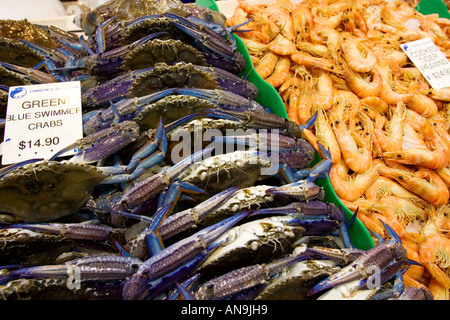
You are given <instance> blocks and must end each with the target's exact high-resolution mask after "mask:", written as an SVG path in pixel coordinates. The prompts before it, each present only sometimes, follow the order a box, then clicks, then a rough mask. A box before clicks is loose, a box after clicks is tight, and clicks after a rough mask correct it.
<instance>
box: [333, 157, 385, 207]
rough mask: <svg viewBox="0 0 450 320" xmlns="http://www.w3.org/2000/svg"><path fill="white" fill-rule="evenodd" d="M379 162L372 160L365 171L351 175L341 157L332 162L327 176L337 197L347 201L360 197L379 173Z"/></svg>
mask: <svg viewBox="0 0 450 320" xmlns="http://www.w3.org/2000/svg"><path fill="white" fill-rule="evenodd" d="M380 163H381V161H380V160H374V161H373V163H372V166H371V167H370V168H368V169H367V170H366V171H364V172H362V173H359V174H358V173H354V174H351V175H350V174H349V168H348V166H347V165H346V164H345V162H344V161H343V159H341V161H340V162H338V163H335V164H333V165H332V166H331V171H330V174H329V178H330V182H331V185H332V186H333V189H334V191H336V194H337V195H338V196H339V198H341V199H344V200H347V201H355V200H356V199H358V198H360V197H361V196H362V195H363V194H364V192H365V191H366V190H367V188H369V187H370V186H371V185H372V184H373V182H374V181H375V180H376V179H377V178H378V176H379V175H380V174H381V170H380Z"/></svg>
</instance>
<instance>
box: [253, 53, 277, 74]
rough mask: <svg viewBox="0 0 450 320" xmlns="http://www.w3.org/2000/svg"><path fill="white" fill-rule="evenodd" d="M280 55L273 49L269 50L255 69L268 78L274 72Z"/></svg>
mask: <svg viewBox="0 0 450 320" xmlns="http://www.w3.org/2000/svg"><path fill="white" fill-rule="evenodd" d="M278 58H279V56H278V55H277V54H276V53H273V52H272V51H269V52H267V53H266V54H265V55H264V56H263V57H262V58H261V60H260V61H259V63H258V64H257V65H256V67H255V70H256V72H257V73H258V74H259V75H260V76H261V78H263V79H266V78H267V77H268V76H270V75H271V74H272V72H273V71H274V70H275V66H276V65H277V62H278Z"/></svg>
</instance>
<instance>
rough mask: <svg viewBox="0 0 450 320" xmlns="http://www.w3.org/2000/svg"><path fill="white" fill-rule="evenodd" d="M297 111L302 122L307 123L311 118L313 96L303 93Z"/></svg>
mask: <svg viewBox="0 0 450 320" xmlns="http://www.w3.org/2000/svg"><path fill="white" fill-rule="evenodd" d="M297 113H298V118H299V120H300V124H305V123H307V122H308V120H309V119H311V116H312V112H311V97H310V96H309V95H305V94H303V95H302V96H301V97H300V99H299V101H298V104H297Z"/></svg>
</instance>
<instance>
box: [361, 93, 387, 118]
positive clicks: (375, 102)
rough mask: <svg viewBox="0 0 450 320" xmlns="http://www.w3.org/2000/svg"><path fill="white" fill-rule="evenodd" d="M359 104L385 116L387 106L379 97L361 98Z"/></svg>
mask: <svg viewBox="0 0 450 320" xmlns="http://www.w3.org/2000/svg"><path fill="white" fill-rule="evenodd" d="M360 102H361V105H362V106H369V107H371V108H373V109H374V110H375V111H377V112H379V113H381V114H385V113H386V112H387V111H388V108H389V105H388V104H387V103H386V102H385V101H384V100H383V99H381V98H379V97H367V98H363V99H361V100H360Z"/></svg>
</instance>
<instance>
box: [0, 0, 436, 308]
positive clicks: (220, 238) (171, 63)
mask: <svg viewBox="0 0 450 320" xmlns="http://www.w3.org/2000/svg"><path fill="white" fill-rule="evenodd" d="M275 2H276V3H280V4H281V3H282V4H283V5H292V3H291V2H290V1H289V0H276V1H275ZM275 2H274V3H275ZM134 3H135V2H132V1H127V0H116V1H112V2H108V3H107V4H105V5H100V6H99V7H97V8H96V10H95V11H90V12H82V13H80V16H77V17H71V18H70V19H73V18H76V20H73V21H72V20H71V21H70V22H71V23H73V22H74V21H76V23H77V26H78V27H79V29H78V30H76V32H71V31H74V30H73V28H74V25H73V24H70V29H71V30H67V28H64V27H62V28H54V27H53V26H48V25H47V26H44V25H42V24H39V25H38V24H33V23H30V22H28V21H12V20H0V36H1V37H0V40H1V41H2V43H3V45H2V46H1V48H0V94H1V96H0V98H1V99H0V105H1V106H2V108H3V109H2V110H0V111H1V112H3V115H2V117H5V118H6V119H5V126H6V128H5V129H6V130H5V133H4V137H5V138H4V142H3V156H2V158H3V163H2V164H3V166H2V168H1V169H0V212H2V214H1V215H0V218H1V220H0V222H1V224H2V228H1V229H0V239H1V241H2V243H3V245H2V248H1V255H0V265H1V266H4V267H2V268H1V270H2V273H1V274H0V297H3V298H5V299H17V298H19V299H161V300H172V299H179V298H180V297H182V298H184V299H198V300H214V299H240V300H243V299H249V300H250V299H256V300H272V299H282V300H292V299H314V300H315V299H320V300H333V299H419V298H420V299H433V296H432V294H431V293H430V290H429V288H427V287H426V286H424V285H417V286H414V285H411V283H409V284H407V285H406V286H405V284H404V283H403V274H404V273H405V271H407V270H411V269H413V268H414V267H416V268H422V269H421V270H422V271H423V270H424V269H423V268H424V266H423V265H420V266H419V265H417V264H416V263H415V262H414V260H415V259H414V258H415V257H411V256H410V252H409V251H408V250H409V248H407V247H405V246H404V245H402V240H404V237H403V238H402V236H403V235H399V234H398V229H397V228H396V226H392V225H390V223H389V221H382V222H380V225H381V226H382V230H383V233H380V232H379V230H378V229H377V230H376V231H377V232H374V230H372V229H371V231H370V232H369V230H368V228H369V226H367V225H365V224H364V223H363V222H364V221H362V220H360V218H363V217H365V214H366V213H365V212H363V215H361V212H360V213H358V214H355V213H356V212H357V211H358V210H355V209H354V208H352V207H350V206H349V203H348V202H344V200H343V199H341V198H340V197H339V196H338V194H337V193H336V192H335V187H333V185H332V183H331V180H330V177H329V173H330V170H332V169H333V167H332V165H333V158H332V153H331V151H332V150H331V149H330V148H329V146H328V145H327V144H326V141H323V140H321V141H319V135H318V132H317V130H316V129H315V128H317V127H316V126H317V123H318V121H319V116H320V113H316V114H308V113H307V112H305V113H304V114H302V116H303V119H304V120H305V121H304V122H301V123H300V121H299V119H298V118H293V117H292V113H291V112H290V110H289V108H288V107H287V106H286V99H285V98H286V95H285V94H284V92H283V90H281V91H280V90H279V85H274V83H273V82H271V80H269V79H267V77H262V76H261V75H260V72H259V70H258V64H257V63H256V59H255V58H256V57H255V55H254V54H253V51H252V50H253V48H251V47H250V46H249V43H248V42H246V41H245V37H243V34H250V33H248V32H249V30H245V28H248V27H252V26H255V25H254V24H253V25H252V22H255V21H252V19H253V20H256V18H255V16H254V17H252V19H247V20H245V21H240V22H242V25H240V26H239V27H237V25H238V24H232V25H231V26H230V28H225V27H224V25H225V23H229V21H230V19H231V18H232V17H233V16H234V15H235V14H236V11H235V10H236V9H235V8H236V7H237V6H238V4H239V5H242V6H244V5H248V8H250V9H252V8H253V9H255V12H252V13H257V11H258V10H260V9H259V8H258V7H257V4H253V3H252V4H251V3H250V2H245V1H239V2H231V1H222V2H218V3H216V2H214V0H197V1H196V2H195V4H183V3H181V2H179V1H177V0H173V1H150V0H145V1H144V0H143V1H142V2H141V3H140V5H139V6H137V7H135V6H134ZM304 3H306V1H305V2H304ZM424 3H425V2H423V3H421V4H422V5H423V4H424ZM218 4H219V5H218ZM346 5H348V3H346ZM230 6H231V7H233V6H234V8H233V10H231V11H227V10H229V8H231V7H230ZM252 6H253V7H252ZM123 8H128V9H127V10H123ZM226 8H227V9H226ZM422 8H425V7H422ZM325 9H327V8H324V10H325ZM222 11H227V14H226V15H225V16H224V15H223V13H222ZM350 11H351V10H348V12H350ZM246 14H247V13H246ZM341 15H342V13H341ZM258 18H263V15H261V16H259V17H258ZM66 19H67V17H66ZM56 20H58V19H56ZM56 20H55V21H56ZM66 22H67V20H66ZM259 22H260V21H259ZM285 22H286V20H283V21H282V24H281V26H282V27H281V28H283V27H284V26H285ZM49 24H50V25H52V23H49ZM64 25H65V26H66V27H67V26H68V24H64V23H62V24H61V26H64ZM273 27H274V28H275V27H277V28H280V27H279V26H276V25H273ZM236 28H237V29H236ZM239 29H243V32H242V33H241V32H239V31H240V30H239ZM230 30H231V31H232V34H230ZM68 31H69V32H68ZM252 31H254V30H252ZM342 45H343V44H342ZM281 46H283V43H281ZM279 56H281V55H277V56H276V58H277V61H278V58H279ZM315 69H320V67H317V68H315ZM316 71H317V70H316ZM328 71H330V70H328ZM333 71H334V70H333ZM330 74H333V72H330ZM313 75H314V76H315V75H316V74H315V73H313ZM336 79H338V77H337V78H336ZM266 80H267V81H266ZM288 84H289V81H287V79H284V81H283V82H282V83H281V85H288ZM65 85H67V86H68V87H66V86H65ZM305 87H306V86H305ZM70 90H75V94H73V93H69V91H70ZM77 92H78V93H79V92H81V96H80V97H78V94H77ZM32 93H33V94H39V96H38V97H39V98H31V97H34V95H31V94H32ZM46 94H50V96H48V95H46ZM308 94H309V93H308ZM27 97H30V98H28V100H27ZM78 98H80V99H78ZM24 99H25V100H24ZM67 104H70V105H67ZM13 106H14V108H15V107H17V108H18V109H19V110H20V111H21V112H18V113H14V112H13V111H12V110H16V109H13ZM52 107H55V108H54V109H52ZM44 109H45V111H46V112H47V113H45V112H44ZM24 110H25V111H24ZM359 111H360V110H359V109H355V110H354V115H355V119H356V115H357V114H358V112H359ZM68 115H73V116H74V119H73V120H70V121H68V120H67V121H66V120H65V119H66V118H58V117H59V116H68ZM43 117H53V118H52V119H49V120H48V121H45V120H39V121H38V120H36V119H38V118H43ZM76 117H78V118H76ZM33 119H34V120H33ZM358 119H359V118H358ZM27 120H32V121H31V124H28V126H27V127H25V129H22V130H23V132H21V134H24V133H25V134H26V136H25V137H23V138H22V136H21V138H20V139H19V138H18V137H19V131H20V130H19V129H17V128H18V127H17V126H15V128H16V131H15V132H16V134H17V136H15V135H14V134H13V135H11V129H10V128H12V127H13V126H14V125H17V124H18V123H28V122H26V121H27ZM360 121H362V120H360ZM67 122H70V127H69V126H67ZM38 123H40V125H37V124H38ZM77 124H79V125H77ZM360 124H361V123H359V124H355V125H360ZM55 127H64V128H65V130H67V128H69V129H70V132H69V134H67V135H68V136H70V135H71V136H72V137H71V138H72V139H73V143H68V145H62V143H61V145H60V142H61V140H62V136H59V133H58V135H57V136H51V134H50V133H45V134H46V136H44V135H42V134H41V135H39V134H40V133H39V130H38V129H55ZM7 129H9V131H8V130H7ZM78 129H79V130H81V132H79V134H78V133H76V132H77V130H78ZM48 132H51V131H48ZM230 133H231V134H230ZM34 135H35V136H34ZM77 135H78V136H77ZM19 140H22V141H19ZM230 146H231V147H232V148H231V149H230V148H229V147H230ZM255 147H256V148H255ZM7 148H8V149H7ZM27 149H28V150H27ZM4 150H14V153H15V154H14V157H13V158H12V159H13V160H11V161H10V162H9V163H8V162H7V161H6V159H10V155H11V154H12V152H10V153H5V151H4ZM18 150H20V151H18ZM42 150H45V151H48V152H50V154H51V156H47V155H46V156H45V157H40V156H38V155H41V154H42V152H43V151H42ZM224 150H225V152H223V151H224ZM25 151H30V153H29V154H32V155H33V152H34V156H30V157H29V158H28V159H24V161H19V160H17V159H21V158H20V157H22V158H23V156H24V155H25ZM16 153H17V154H16ZM6 156H8V157H6ZM348 191H349V192H350V193H351V192H354V191H356V190H353V189H351V190H348ZM344 204H345V205H344ZM360 209H361V210H367V208H366V207H364V206H362V205H361V208H360ZM433 265H434V264H433ZM355 266H356V267H355ZM374 268H376V270H378V272H377V271H376V270H374ZM373 271H375V272H374V273H373ZM372 273H373V274H372ZM386 273H389V275H388V276H387V275H386ZM427 276H428V277H429V274H427ZM349 279H351V281H350V280H349ZM378 279H381V280H382V281H381V283H379V282H378V281H377V280H378ZM374 281H375V282H376V283H379V285H378V286H375V285H372V283H373V282H374Z"/></svg>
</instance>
